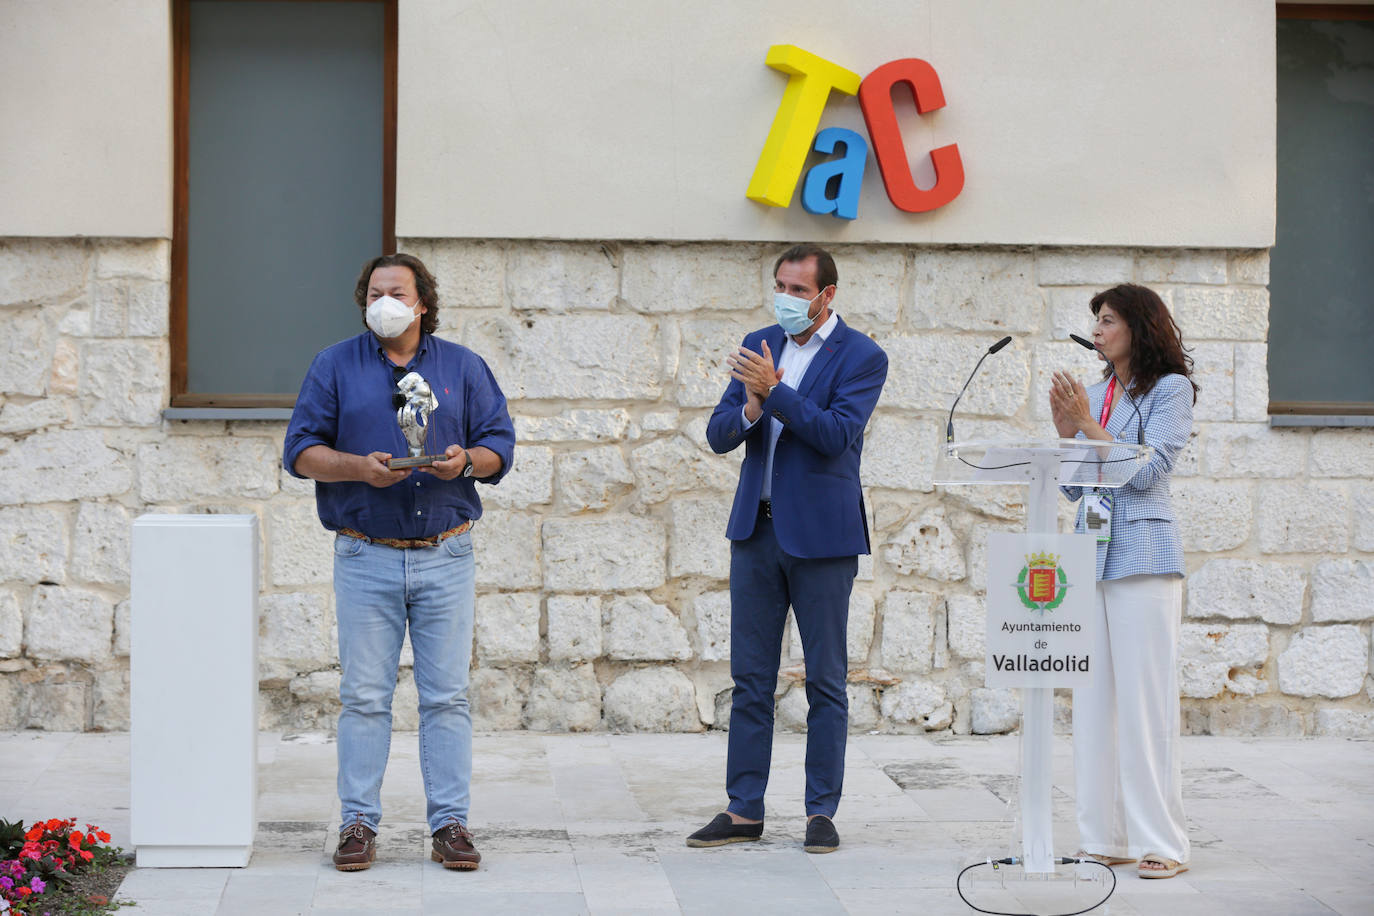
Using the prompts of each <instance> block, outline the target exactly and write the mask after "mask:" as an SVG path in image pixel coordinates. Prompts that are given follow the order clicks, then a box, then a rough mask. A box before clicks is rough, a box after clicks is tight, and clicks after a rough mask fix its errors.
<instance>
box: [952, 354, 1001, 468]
mask: <svg viewBox="0 0 1374 916" xmlns="http://www.w3.org/2000/svg"><path fill="white" fill-rule="evenodd" d="M1009 343H1011V338H1010V337H1003V338H1002V339H1001V340H999V341H997V343H995V344H993V345H992V346H990V347H988V350H987V352H986V353H984V354H983V355H982V356H980V357H978V364H977V365H975V366H974V367H973V371H972V372H970V373H969V374H968V380H967V381H965V382H964V387H963V388H960V389H959V393H958V394H957V395H955V396H954V403H953V404H951V405H949V420H948V421H947V422H946V423H945V441H946V442H953V441H954V408H955V407H957V406H959V399H960V398H962V397H963V396H964V392H965V391H967V390H968V383H969V382H971V381H973V377H974V376H975V375H977V374H978V367H979V366H981V365H983V360H985V359H987V358H988V357H989V356H991V355H992V354H994V353H996V352H997V351H998V350H1000V349H1002V348H1003V347H1005V346H1006V345H1007V344H1009Z"/></svg>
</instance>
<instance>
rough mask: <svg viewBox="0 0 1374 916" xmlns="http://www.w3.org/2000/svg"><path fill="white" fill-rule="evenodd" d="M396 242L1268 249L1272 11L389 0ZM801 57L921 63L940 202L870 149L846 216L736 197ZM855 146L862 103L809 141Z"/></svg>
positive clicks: (948, 2) (875, 2)
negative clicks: (895, 195)
mask: <svg viewBox="0 0 1374 916" xmlns="http://www.w3.org/2000/svg"><path fill="white" fill-rule="evenodd" d="M400 27H401V28H400V36H401V38H400V40H401V47H400V74H399V78H400V106H401V107H400V123H399V137H398V157H399V166H398V207H397V233H398V234H399V235H402V236H410V237H440V238H443V237H555V238H645V239H743V240H750V239H784V238H793V237H813V238H818V239H820V240H825V241H832V242H861V241H868V240H880V241H888V242H939V243H973V244H985V243H1009V244H1098V245H1102V244H1124V245H1158V246H1178V245H1185V246H1210V247H1228V246H1229V247H1248V248H1262V247H1268V246H1270V245H1271V244H1273V238H1274V136H1275V133H1274V132H1275V117H1274V99H1275V91H1274V72H1275V70H1274V68H1275V63H1274V6H1273V3H1272V2H1269V0H1209V2H1207V3H1197V2H1195V0H1155V2H1151V3H1101V2H1097V0H1056V2H1045V0H1040V2H1031V3H1015V2H995V3H990V2H980V3H968V2H965V0H861V2H855V3H848V4H843V5H836V4H835V3H833V2H831V0H786V2H784V0H763V2H751V3H740V4H726V3H719V4H711V5H710V6H709V11H707V10H704V9H703V8H702V6H701V4H698V3H694V2H686V0H654V2H644V3H597V4H566V3H562V2H559V0H481V2H476V3H465V4H461V5H457V4H452V3H449V2H447V0H405V2H403V3H402V4H401V16H400ZM774 44H795V45H798V46H800V47H802V48H805V49H807V50H809V51H811V52H813V53H815V54H818V55H820V56H822V57H824V58H826V59H828V60H831V61H833V62H835V63H837V64H840V65H841V66H844V67H846V68H848V69H850V70H852V71H854V72H856V73H858V74H860V75H861V76H862V75H866V74H868V73H869V72H871V71H872V70H873V69H874V68H876V67H878V66H879V65H881V64H883V63H886V62H888V61H890V60H894V59H898V58H905V57H918V58H922V59H925V60H927V61H929V62H930V63H931V64H932V65H933V66H934V67H935V69H936V71H937V72H938V73H939V76H940V79H941V82H942V84H943V87H944V93H945V97H946V101H947V106H946V107H945V108H944V109H942V110H940V111H937V112H933V113H931V114H928V115H926V116H924V117H921V118H920V119H917V118H916V117H915V115H914V113H913V112H911V110H910V107H909V106H910V101H909V99H908V100H906V101H905V102H904V103H903V105H904V106H906V107H904V108H903V107H899V110H900V111H903V112H905V114H904V115H903V117H904V119H905V123H906V124H907V130H906V142H907V152H908V155H909V156H913V157H915V156H917V155H918V154H919V155H920V156H922V158H924V153H925V152H926V151H928V150H929V149H931V148H932V147H933V146H941V145H944V144H946V143H951V142H953V143H957V144H958V145H959V149H960V152H961V155H962V158H963V162H964V169H965V172H966V175H967V182H966V185H965V187H964V190H963V193H962V194H961V195H960V196H959V197H958V198H957V199H955V200H954V201H953V202H952V203H951V204H949V205H947V206H945V207H944V208H942V209H939V210H937V211H934V212H932V213H929V214H917V215H913V214H908V213H903V212H901V211H899V210H897V209H896V208H894V207H893V206H892V204H891V203H890V202H889V201H888V200H887V197H886V194H885V192H884V190H883V187H882V183H881V180H880V176H879V174H878V169H877V165H876V163H875V162H874V160H873V157H872V153H871V151H870V155H869V160H868V168H867V169H866V171H865V176H864V194H863V197H862V201H861V204H860V207H859V218H858V219H857V220H856V221H853V222H847V221H844V220H839V219H835V218H833V217H828V216H827V217H818V216H813V215H811V214H808V213H806V212H805V211H804V210H803V209H802V208H801V205H800V202H799V199H800V188H798V192H797V195H796V196H795V197H794V202H793V204H792V206H791V207H790V208H788V209H785V210H784V209H778V208H773V207H767V206H764V205H761V204H757V203H754V202H752V201H750V200H748V199H746V198H745V188H746V186H747V184H748V182H749V178H750V175H751V174H752V172H753V169H754V165H755V162H756V161H757V159H758V156H759V152H760V150H761V148H762V146H763V142H764V138H765V136H766V135H767V133H768V129H769V125H770V124H771V123H772V119H773V116H774V113H775V112H776V110H777V107H778V102H779V100H780V99H781V97H782V91H783V87H784V85H785V83H786V77H784V76H783V75H782V74H781V73H779V72H777V71H775V70H772V69H770V68H768V67H766V66H765V65H764V57H765V55H766V53H767V51H768V48H769V46H770V45H774ZM831 125H834V126H842V127H847V128H850V129H853V130H856V131H858V132H859V133H860V134H861V135H863V136H867V131H866V130H865V129H864V126H863V118H862V117H861V114H860V110H859V106H858V102H857V100H856V99H854V98H852V97H845V98H841V99H838V100H832V101H831V102H830V105H829V107H828V108H827V116H826V117H825V119H824V120H823V121H822V126H831Z"/></svg>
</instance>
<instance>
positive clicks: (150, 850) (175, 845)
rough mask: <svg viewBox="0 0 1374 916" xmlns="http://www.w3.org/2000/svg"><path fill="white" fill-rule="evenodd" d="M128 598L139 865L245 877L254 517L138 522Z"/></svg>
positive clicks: (254, 720)
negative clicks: (239, 872)
mask: <svg viewBox="0 0 1374 916" xmlns="http://www.w3.org/2000/svg"><path fill="white" fill-rule="evenodd" d="M131 592H132V611H131V614H130V618H131V630H132V634H131V638H130V655H131V659H130V679H129V680H130V685H129V686H130V719H131V721H130V741H129V766H130V793H129V794H130V828H131V829H130V832H131V834H132V837H133V842H134V846H135V847H136V849H137V860H138V866H139V867H140V868H148V867H153V868H185V867H203V868H226V867H240V868H241V867H243V866H245V865H247V864H248V858H249V855H250V854H251V852H252V847H253V831H254V830H255V829H256V826H257V823H256V820H257V819H256V817H255V816H254V812H255V802H256V799H257V739H258V671H257V639H258V517H257V516H256V515H142V516H140V517H139V518H138V519H137V520H136V521H135V522H134V533H133V570H132V583H131Z"/></svg>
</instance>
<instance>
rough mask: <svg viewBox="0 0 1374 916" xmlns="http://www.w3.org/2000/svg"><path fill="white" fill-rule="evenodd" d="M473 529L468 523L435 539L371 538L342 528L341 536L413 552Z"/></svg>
mask: <svg viewBox="0 0 1374 916" xmlns="http://www.w3.org/2000/svg"><path fill="white" fill-rule="evenodd" d="M471 527H472V522H471V521H466V522H463V524H461V525H459V526H458V527H457V528H450V529H449V530H447V531H441V532H439V533H438V534H436V535H434V537H428V538H370V537H368V536H367V535H365V534H363V533H362V532H361V531H355V530H353V529H352V528H340V529H339V534H342V535H346V536H348V537H351V538H357V539H358V540H360V541H367V542H368V543H369V544H381V545H382V546H383V547H395V548H396V549H397V550H412V549H415V548H419V547H438V546H439V545H440V544H442V543H443V542H444V541H447V540H448V539H449V538H451V537H457V536H458V535H460V534H462V533H463V532H465V531H467V530H468V529H469V528H471Z"/></svg>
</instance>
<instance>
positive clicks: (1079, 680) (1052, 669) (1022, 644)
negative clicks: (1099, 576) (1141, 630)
mask: <svg viewBox="0 0 1374 916" xmlns="http://www.w3.org/2000/svg"><path fill="white" fill-rule="evenodd" d="M1038 557H1048V558H1051V561H1052V563H1053V570H1054V572H1053V573H1052V575H1051V576H1050V579H1051V580H1052V582H1051V583H1050V585H1051V588H1052V594H1053V598H1054V599H1056V600H1054V601H1048V602H1047V601H1035V600H1034V598H1035V595H1034V594H1033V593H1032V591H1031V589H1030V578H1031V576H1032V572H1031V569H1032V567H1033V566H1034V565H1035V559H1034V558H1038ZM1096 572H1097V539H1096V538H1095V537H1093V536H1092V535H1090V534H1013V533H1010V532H1002V531H999V532H993V533H991V534H989V535H988V581H987V596H988V599H987V607H988V618H987V619H988V623H987V650H986V652H987V654H986V662H987V669H986V672H985V675H984V682H985V683H986V684H987V686H989V687H1086V686H1087V685H1088V682H1089V678H1090V677H1091V670H1092V667H1093V665H1101V664H1103V663H1104V660H1103V659H1098V658H1094V657H1093V653H1092V636H1093V633H1092V620H1093V601H1094V593H1095V591H1096V584H1097V583H1096ZM1042 575H1043V573H1042ZM1028 604H1031V605H1037V606H1036V607H1028V606H1027V605H1028ZM1050 605H1053V606H1052V607H1051V606H1050Z"/></svg>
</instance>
